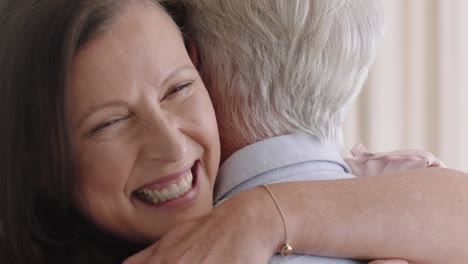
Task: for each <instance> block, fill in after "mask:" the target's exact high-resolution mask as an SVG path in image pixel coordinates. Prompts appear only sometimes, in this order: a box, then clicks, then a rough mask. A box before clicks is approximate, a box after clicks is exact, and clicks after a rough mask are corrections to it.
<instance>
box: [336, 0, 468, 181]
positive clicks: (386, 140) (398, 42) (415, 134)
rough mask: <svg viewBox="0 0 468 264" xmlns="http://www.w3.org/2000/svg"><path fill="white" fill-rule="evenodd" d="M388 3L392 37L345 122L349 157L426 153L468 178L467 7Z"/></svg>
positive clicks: (442, 1) (442, 0) (426, 0)
mask: <svg viewBox="0 0 468 264" xmlns="http://www.w3.org/2000/svg"><path fill="white" fill-rule="evenodd" d="M384 3H385V9H386V11H385V12H386V20H387V34H386V37H385V39H384V41H383V45H382V46H381V49H380V53H379V55H378V57H377V61H376V63H375V64H374V66H373V69H372V70H371V73H370V75H369V79H368V81H367V83H366V85H365V87H364V90H363V92H362V93H361V95H360V97H359V99H358V101H357V102H356V103H355V104H354V105H353V107H352V108H351V110H350V113H349V116H348V119H347V121H346V123H345V130H344V132H345V145H346V150H349V149H350V148H351V147H352V146H354V145H355V144H356V143H357V142H363V143H364V144H365V145H366V146H367V147H368V149H369V150H370V151H388V150H395V149H399V148H418V149H425V150H428V151H430V152H432V153H434V154H435V155H436V156H437V157H439V158H440V159H442V160H443V161H444V162H445V163H446V164H447V166H448V167H450V168H454V169H458V170H462V171H465V172H468V0H384ZM345 155H347V156H349V154H348V153H346V154H345Z"/></svg>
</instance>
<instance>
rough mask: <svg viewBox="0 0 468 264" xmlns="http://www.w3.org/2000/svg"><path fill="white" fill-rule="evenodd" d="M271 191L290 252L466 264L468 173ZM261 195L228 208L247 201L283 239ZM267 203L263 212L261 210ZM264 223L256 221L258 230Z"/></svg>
mask: <svg viewBox="0 0 468 264" xmlns="http://www.w3.org/2000/svg"><path fill="white" fill-rule="evenodd" d="M270 189H271V190H272V191H273V193H274V194H275V196H276V198H277V200H278V201H279V203H280V204H281V207H282V208H283V211H284V214H285V217H286V222H287V225H288V233H289V236H290V238H289V240H290V241H291V244H292V246H293V247H294V249H295V251H296V252H301V253H308V254H313V255H328V256H335V257H353V258H359V259H382V258H396V257H398V258H403V259H407V260H409V262H410V263H414V264H418V263H421V264H423V263H424V264H425V263H428V264H430V263H434V264H436V263H454V264H456V263H466V261H467V260H468V251H467V250H466V248H465V245H467V244H468V224H467V223H468V175H467V174H465V173H462V172H459V171H455V170H450V169H440V168H429V169H419V170H413V171H405V172H399V173H393V174H387V175H380V176H372V177H362V178H355V179H347V180H336V181H318V182H289V183H280V184H273V185H271V186H270ZM269 199H271V198H270V197H269V196H268V195H267V194H266V193H265V191H264V190H263V189H260V188H257V189H254V190H249V191H246V192H244V193H243V194H241V195H238V196H237V197H236V198H235V199H233V202H236V200H237V202H239V203H240V204H241V203H244V204H245V203H246V202H247V201H249V200H250V201H260V203H262V204H263V207H262V208H260V207H261V206H262V205H261V204H259V203H253V204H252V206H255V204H256V206H258V207H259V210H262V214H261V215H262V217H265V218H266V217H268V218H269V219H276V220H275V221H273V222H271V220H270V222H269V223H270V224H271V225H274V227H273V226H269V227H266V226H264V227H263V228H264V229H267V228H269V229H268V230H277V231H279V232H274V233H272V232H271V231H269V232H270V234H275V238H276V239H277V240H276V241H278V244H277V246H278V247H279V245H280V244H281V243H282V242H283V241H284V238H283V233H282V232H283V231H282V223H281V218H280V216H279V214H278V212H277V211H275V210H276V208H275V207H274V204H273V202H272V201H271V200H269ZM265 205H269V206H265ZM265 223H266V222H263V225H265Z"/></svg>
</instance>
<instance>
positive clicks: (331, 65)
mask: <svg viewBox="0 0 468 264" xmlns="http://www.w3.org/2000/svg"><path fill="white" fill-rule="evenodd" d="M184 1H185V2H186V3H187V7H188V17H187V19H188V21H187V22H188V23H187V27H188V31H189V34H191V35H192V37H193V38H194V40H195V42H196V43H197V47H198V49H199V56H200V71H201V74H202V77H203V78H204V80H205V82H206V85H207V87H208V89H209V91H210V94H211V96H212V99H213V103H214V106H215V110H216V112H217V116H218V121H219V128H220V136H221V142H222V144H223V145H224V147H226V146H228V147H231V148H234V150H235V148H240V147H243V146H245V145H248V144H251V143H254V142H256V141H259V140H262V139H265V138H268V137H273V136H278V135H284V134H287V133H293V132H304V133H307V134H310V135H313V136H315V137H316V138H318V139H319V140H321V141H322V142H328V143H336V144H340V143H341V142H342V123H343V120H344V116H345V113H346V110H347V109H348V107H349V105H350V103H351V102H352V101H353V100H354V99H355V97H356V96H357V94H358V93H359V91H360V88H361V86H362V84H363V82H364V80H365V78H366V76H367V73H368V69H369V66H370V64H371V62H372V61H373V58H374V56H375V52H376V48H377V44H378V42H379V40H380V38H381V35H382V33H383V28H384V26H383V13H382V6H381V3H380V1H379V0H231V1H226V0H184Z"/></svg>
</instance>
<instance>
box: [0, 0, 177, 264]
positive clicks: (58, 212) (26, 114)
mask: <svg viewBox="0 0 468 264" xmlns="http://www.w3.org/2000/svg"><path fill="white" fill-rule="evenodd" d="M134 1H136V0H134ZM141 1H146V2H155V3H158V2H161V4H162V5H163V6H164V7H166V8H167V9H168V10H169V12H170V13H171V14H172V15H174V17H175V20H176V21H177V22H178V23H179V25H181V23H183V17H184V16H183V12H181V11H180V10H182V9H181V6H180V4H178V3H176V1H157V0H154V1H149V0H141ZM129 2H132V1H129V0H99V1H96V0H3V1H1V2H0V120H1V129H0V259H1V262H2V263H87V261H86V260H83V261H80V260H79V256H80V255H82V252H86V250H83V248H82V247H86V245H87V242H93V241H83V238H82V237H83V235H80V236H78V235H77V234H78V233H86V232H85V231H82V230H81V228H84V227H89V230H90V231H89V232H88V233H90V234H91V233H94V231H95V230H93V229H92V227H91V225H89V224H88V225H87V224H83V223H85V221H84V220H83V219H82V217H80V216H79V214H78V213H77V212H76V210H74V209H73V206H72V204H71V200H72V198H71V193H72V188H73V184H74V172H73V156H72V152H71V146H70V145H71V143H70V138H69V131H68V130H69V128H68V125H67V124H68V121H67V104H66V93H67V89H66V87H67V83H68V80H69V72H70V65H71V62H72V59H73V56H74V55H75V53H76V52H77V50H79V49H80V47H82V46H83V45H85V44H86V43H87V42H88V41H89V40H90V39H91V38H92V37H93V36H94V35H95V34H97V33H99V32H100V31H102V30H105V28H106V27H107V26H109V25H110V24H112V20H113V19H115V17H116V16H117V15H118V13H119V12H120V10H121V9H122V8H124V6H125V5H126V4H128V3H129ZM77 229H80V230H79V232H76V231H77ZM89 240H92V239H89ZM96 241H100V242H103V243H105V242H106V241H109V240H106V239H102V240H99V239H97V240H96ZM94 242H95V241H94ZM91 245H92V247H93V248H94V247H95V245H94V244H92V243H91ZM96 248H99V247H96ZM91 255H92V254H91ZM124 255H125V254H122V257H124ZM103 261H104V260H98V259H94V260H91V261H90V263H103ZM111 262H112V261H110V262H109V263H111Z"/></svg>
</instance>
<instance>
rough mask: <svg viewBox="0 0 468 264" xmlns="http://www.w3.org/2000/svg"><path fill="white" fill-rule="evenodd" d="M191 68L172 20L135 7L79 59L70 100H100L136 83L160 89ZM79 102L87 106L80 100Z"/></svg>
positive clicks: (124, 12)
mask: <svg viewBox="0 0 468 264" xmlns="http://www.w3.org/2000/svg"><path fill="white" fill-rule="evenodd" d="M187 64H190V65H191V61H190V58H189V57H188V55H187V52H186V49H185V46H184V43H183V40H182V37H181V34H180V32H179V30H178V28H177V27H176V26H175V24H174V22H173V21H172V20H171V18H170V17H169V16H168V15H167V14H166V13H165V12H164V11H163V10H162V9H160V8H157V7H151V6H148V5H141V4H132V5H131V6H128V7H126V8H125V9H124V10H122V12H121V14H119V17H118V19H117V20H116V21H115V23H114V25H112V26H111V27H110V28H109V29H108V30H107V31H106V32H103V33H101V34H100V35H98V36H96V37H95V38H93V39H92V40H91V41H90V42H89V43H88V44H87V45H85V46H84V47H83V48H82V49H81V50H80V52H79V53H77V54H76V56H75V58H74V61H73V64H72V71H71V93H70V95H71V96H73V97H76V96H79V97H81V98H83V97H88V98H96V97H100V96H103V95H104V94H106V95H107V94H109V91H113V92H114V93H116V92H118V91H120V92H124V93H127V92H126V91H124V90H122V89H120V90H119V89H118V88H119V87H127V89H130V88H132V89H134V88H135V87H138V86H135V84H136V83H146V84H152V85H154V86H155V87H157V86H158V85H159V84H160V83H161V82H162V80H164V79H166V78H167V76H168V75H169V74H170V73H171V72H173V71H174V70H175V69H177V68H179V67H180V66H182V65H187ZM132 92H137V91H136V90H132ZM112 95H115V94H112ZM93 100H95V99H93ZM75 101H76V100H75ZM76 102H78V103H79V104H80V105H82V106H83V107H84V108H88V107H89V105H87V102H84V101H82V100H78V101H76Z"/></svg>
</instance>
